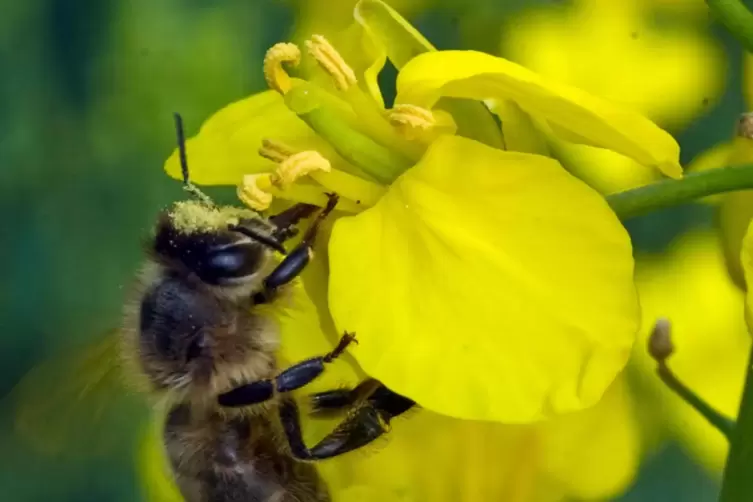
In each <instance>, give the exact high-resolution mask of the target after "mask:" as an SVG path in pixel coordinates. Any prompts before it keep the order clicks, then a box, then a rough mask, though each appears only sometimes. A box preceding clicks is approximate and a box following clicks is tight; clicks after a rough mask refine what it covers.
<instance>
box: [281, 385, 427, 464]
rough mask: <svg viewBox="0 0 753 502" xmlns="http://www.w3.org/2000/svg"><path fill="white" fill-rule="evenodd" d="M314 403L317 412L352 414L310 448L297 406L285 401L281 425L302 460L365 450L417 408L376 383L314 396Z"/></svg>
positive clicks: (293, 451)
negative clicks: (305, 439) (345, 411)
mask: <svg viewBox="0 0 753 502" xmlns="http://www.w3.org/2000/svg"><path fill="white" fill-rule="evenodd" d="M364 394H367V395H364ZM312 399H313V402H314V406H315V409H316V410H325V409H326V410H333V409H342V408H349V412H348V415H347V416H346V418H345V419H344V420H343V421H342V422H340V424H339V425H338V426H337V427H336V428H335V430H334V431H332V432H331V433H330V434H329V435H327V436H326V437H324V439H322V440H321V441H319V443H317V444H316V445H315V446H313V447H312V448H308V447H307V446H306V444H305V442H304V441H303V435H302V431H301V423H300V416H299V411H298V405H296V403H295V401H293V400H291V399H285V400H283V401H282V403H281V404H280V411H279V413H280V421H281V422H282V426H283V429H284V431H285V435H286V437H287V440H288V444H289V446H290V451H291V453H292V454H293V456H295V457H296V458H298V459H300V460H323V459H327V458H331V457H336V456H338V455H342V454H344V453H348V452H350V451H353V450H357V449H358V448H361V447H363V446H366V445H368V444H369V443H371V442H372V441H374V440H375V439H377V438H379V437H380V436H382V435H383V434H384V433H386V432H387V431H388V430H389V423H390V420H392V419H393V418H395V417H396V416H398V415H401V414H403V413H405V412H406V411H408V410H409V409H411V408H412V407H413V406H415V404H416V403H415V402H414V401H412V400H410V399H408V398H407V397H404V396H401V395H400V394H397V393H395V392H393V391H391V390H390V389H388V388H387V387H385V386H384V385H383V384H381V383H380V382H379V381H377V380H373V379H369V380H366V381H364V382H362V383H361V384H359V385H358V387H356V388H355V389H352V390H347V389H339V390H335V391H327V392H321V393H318V394H314V395H313V396H312Z"/></svg>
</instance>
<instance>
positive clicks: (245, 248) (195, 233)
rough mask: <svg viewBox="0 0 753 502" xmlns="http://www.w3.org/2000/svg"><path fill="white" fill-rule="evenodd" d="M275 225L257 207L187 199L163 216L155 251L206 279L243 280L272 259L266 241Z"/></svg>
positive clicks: (226, 282)
mask: <svg viewBox="0 0 753 502" xmlns="http://www.w3.org/2000/svg"><path fill="white" fill-rule="evenodd" d="M239 228H240V229H243V230H244V231H245V233H243V232H240V231H239V230H238V229H239ZM273 231H274V227H273V226H272V225H271V224H270V223H268V222H267V221H266V220H265V219H263V218H261V217H260V216H259V215H258V214H256V213H254V212H253V211H249V210H245V209H238V208H234V207H224V208H215V207H208V206H206V205H205V204H203V203H202V202H198V201H183V202H178V203H176V204H175V205H173V207H172V208H171V209H170V210H169V211H166V212H164V213H163V214H162V215H161V216H160V218H159V220H158V223H157V227H156V230H155V233H154V239H153V241H152V245H151V252H152V256H153V257H154V258H155V259H156V260H157V261H158V262H159V263H161V264H163V265H165V266H166V267H167V268H169V269H173V270H176V271H183V272H184V273H187V274H194V275H195V276H196V277H198V278H199V279H200V280H201V281H202V282H204V283H206V284H208V285H212V286H237V285H243V284H247V283H249V282H252V281H254V280H258V279H259V277H258V276H259V272H260V271H261V270H262V269H263V268H264V266H265V265H266V264H267V263H268V261H269V258H270V256H271V253H272V251H273V249H272V247H270V244H269V243H268V242H265V241H266V240H270V241H273V237H272V232H273ZM249 233H250V234H251V235H252V236H249V235H248V234H249ZM253 236H256V237H257V238H254V237H253Z"/></svg>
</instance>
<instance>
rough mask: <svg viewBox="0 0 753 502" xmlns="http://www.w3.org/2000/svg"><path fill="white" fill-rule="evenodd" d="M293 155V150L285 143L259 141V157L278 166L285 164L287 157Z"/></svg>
mask: <svg viewBox="0 0 753 502" xmlns="http://www.w3.org/2000/svg"><path fill="white" fill-rule="evenodd" d="M293 154H295V150H293V149H292V148H290V147H289V146H288V145H286V144H285V143H282V142H280V141H277V140H272V139H267V138H264V139H262V140H261V147H260V148H259V155H261V156H262V157H264V158H265V159H269V160H271V161H272V162H276V163H278V164H280V163H282V162H285V160H287V158H288V157H290V156H291V155H293Z"/></svg>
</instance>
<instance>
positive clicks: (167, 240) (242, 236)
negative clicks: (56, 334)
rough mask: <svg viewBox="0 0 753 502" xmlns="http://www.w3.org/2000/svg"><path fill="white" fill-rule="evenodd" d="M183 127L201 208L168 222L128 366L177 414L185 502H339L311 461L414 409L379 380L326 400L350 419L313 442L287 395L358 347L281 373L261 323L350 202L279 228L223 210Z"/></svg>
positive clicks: (322, 402)
mask: <svg viewBox="0 0 753 502" xmlns="http://www.w3.org/2000/svg"><path fill="white" fill-rule="evenodd" d="M175 119H176V130H177V133H178V146H179V153H180V161H181V167H182V171H183V181H184V186H185V188H186V189H187V191H188V192H189V193H190V194H192V195H193V199H192V200H186V201H180V202H177V203H175V204H174V205H173V206H172V207H170V208H169V209H168V210H166V211H164V212H163V213H162V214H161V215H160V216H159V218H158V220H157V224H156V227H155V231H154V235H153V237H152V239H151V240H150V241H149V246H148V255H149V260H148V261H147V263H146V264H145V265H144V266H143V268H142V270H141V272H140V274H139V279H138V281H137V284H138V285H137V287H136V288H135V293H134V299H133V301H132V302H130V303H129V304H128V306H127V307H126V309H125V315H124V322H123V326H122V329H120V330H119V335H118V336H119V342H118V347H119V352H120V355H121V359H122V364H123V366H124V367H126V368H128V373H130V374H135V375H138V376H140V378H141V380H142V381H143V382H142V387H143V388H144V389H145V390H146V391H147V392H148V393H150V394H152V395H157V396H160V399H161V402H162V403H163V404H164V403H166V406H167V409H168V411H167V414H166V418H165V421H164V432H163V443H164V446H165V451H166V453H167V457H168V459H169V461H170V465H171V467H172V471H173V474H174V477H175V480H176V482H177V485H178V487H179V489H180V491H181V493H182V495H183V496H184V498H185V499H186V500H187V501H189V502H209V501H213V502H240V501H251V500H254V501H268V502H273V501H274V502H287V501H290V502H292V501H297V502H325V501H328V500H330V497H329V494H328V491H327V487H326V486H325V483H323V481H322V480H321V479H320V477H319V475H318V473H317V470H316V468H315V466H314V464H313V463H311V462H310V461H313V460H324V459H327V458H330V457H334V456H337V455H341V454H344V453H347V452H349V451H352V450H355V449H357V448H360V447H362V446H365V445H367V444H368V443H370V442H372V441H373V440H374V439H376V438H378V437H379V436H381V435H382V434H384V433H385V432H386V431H387V430H388V424H389V421H390V420H391V419H392V418H394V417H396V416H398V415H401V414H402V413H404V412H405V411H407V410H408V409H410V408H411V407H413V406H414V404H415V403H414V402H413V401H411V400H410V399H408V398H406V397H403V396H401V395H399V394H396V393H394V392H392V391H390V390H389V389H387V388H386V387H384V386H383V385H382V384H381V383H380V382H378V381H376V380H373V379H368V380H366V381H364V382H362V383H361V384H360V385H358V386H357V387H355V388H354V389H336V390H330V391H325V392H320V393H318V394H314V395H312V396H311V404H312V405H313V409H314V411H315V412H317V413H332V412H339V411H342V412H343V414H344V418H343V420H342V422H341V423H340V424H339V425H338V426H337V427H336V428H335V429H334V431H332V433H331V434H329V435H327V436H326V437H324V438H323V439H322V440H321V441H320V442H319V443H318V444H316V445H315V446H313V447H311V448H309V447H308V446H306V444H305V443H304V440H303V435H302V431H301V424H300V417H299V408H298V404H297V403H296V401H295V400H294V399H293V398H292V397H291V396H290V394H289V393H290V392H291V391H294V390H296V389H299V388H301V387H303V386H305V385H307V384H308V383H310V382H312V381H313V380H314V379H316V378H317V377H318V376H319V375H320V374H321V373H322V372H323V371H324V370H325V367H326V365H328V364H329V363H331V362H332V361H333V360H335V359H336V358H337V357H338V356H339V355H341V354H342V353H343V352H344V351H345V350H346V349H347V347H348V346H349V345H350V344H351V343H353V342H354V341H355V337H354V335H352V334H349V333H345V334H344V335H343V336H342V338H341V339H340V341H339V343H338V344H337V346H335V347H334V348H333V350H332V351H330V352H329V353H326V354H322V355H320V356H317V357H312V358H310V359H307V360H304V361H301V362H299V363H296V364H293V365H292V366H289V367H287V368H285V369H282V370H280V369H279V368H278V367H277V361H276V359H275V351H276V350H277V348H278V346H279V334H278V332H277V327H276V325H275V323H274V322H273V320H270V319H269V318H268V317H266V316H264V315H260V314H259V312H260V306H262V305H267V304H271V303H274V302H277V301H281V300H282V299H284V298H285V294H286V288H287V287H288V286H289V284H290V283H291V281H293V280H294V279H295V278H296V277H297V276H298V275H299V274H300V273H301V271H302V270H303V269H304V268H305V266H306V264H307V263H308V262H309V260H310V259H311V256H312V246H313V244H314V240H315V238H316V235H317V232H318V229H319V226H320V225H321V223H322V222H323V221H324V220H325V218H327V216H328V215H329V214H330V213H331V212H332V211H333V210H334V209H335V206H336V204H337V200H338V198H337V196H336V195H334V194H333V195H330V196H329V200H328V203H327V204H326V206H325V207H324V208H322V209H319V208H318V207H316V206H312V205H308V204H298V205H295V206H293V207H292V208H290V209H288V210H286V211H284V212H282V213H280V214H277V215H275V216H271V217H262V216H261V215H259V214H257V213H255V212H253V211H250V210H247V209H240V208H235V207H218V206H216V205H215V204H214V203H213V202H212V201H211V199H209V198H208V197H207V196H206V195H204V194H203V193H202V192H201V191H200V190H199V189H198V188H197V187H195V186H194V185H193V184H192V183H191V181H190V177H189V170H188V163H187V159H186V151H185V140H184V135H183V127H182V121H181V119H180V116H179V115H177V114H176V116H175ZM308 217H311V218H312V222H311V224H310V226H309V227H308V229H307V230H306V232H305V233H304V235H303V238H302V239H301V241H300V243H299V244H298V245H297V246H296V247H295V248H294V249H293V250H292V251H290V252H287V251H286V249H285V246H284V244H285V242H286V241H287V240H289V239H290V238H292V237H293V236H294V235H295V234H297V232H298V229H297V227H296V225H298V224H299V223H300V222H301V221H302V220H303V219H305V218H308ZM276 253H277V254H281V255H283V259H282V260H281V261H279V262H278V260H277V259H275V254H276Z"/></svg>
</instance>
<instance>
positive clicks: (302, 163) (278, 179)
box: [272, 150, 332, 189]
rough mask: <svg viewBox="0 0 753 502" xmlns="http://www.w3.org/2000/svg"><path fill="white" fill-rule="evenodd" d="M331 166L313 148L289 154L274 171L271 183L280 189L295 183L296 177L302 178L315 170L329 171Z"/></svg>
mask: <svg viewBox="0 0 753 502" xmlns="http://www.w3.org/2000/svg"><path fill="white" fill-rule="evenodd" d="M331 170H332V166H331V165H330V163H329V161H328V160H327V159H325V158H324V157H323V156H322V154H320V153H319V152H317V151H315V150H306V151H304V152H299V153H296V154H293V155H291V156H290V157H288V158H287V159H285V160H284V161H283V162H282V163H281V164H280V166H279V167H278V168H277V170H276V171H275V174H274V176H273V177H272V183H274V184H275V185H276V186H278V187H280V188H281V189H285V188H286V187H288V186H290V185H292V184H293V183H295V181H296V180H297V179H298V178H302V177H303V176H306V175H308V174H310V173H313V172H315V171H323V172H327V173H328V172H330V171H331Z"/></svg>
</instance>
